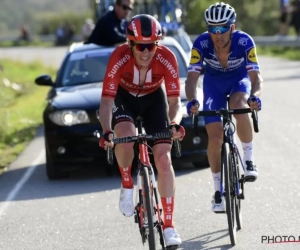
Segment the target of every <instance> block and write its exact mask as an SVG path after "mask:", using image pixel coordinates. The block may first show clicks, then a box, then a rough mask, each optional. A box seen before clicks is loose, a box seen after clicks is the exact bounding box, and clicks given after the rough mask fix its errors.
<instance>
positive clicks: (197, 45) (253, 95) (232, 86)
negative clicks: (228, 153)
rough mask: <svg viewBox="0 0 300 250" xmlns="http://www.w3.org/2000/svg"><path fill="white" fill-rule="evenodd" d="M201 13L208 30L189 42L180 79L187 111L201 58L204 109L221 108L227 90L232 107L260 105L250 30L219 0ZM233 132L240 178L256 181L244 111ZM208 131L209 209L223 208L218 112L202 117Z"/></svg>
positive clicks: (193, 103) (191, 108)
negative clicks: (242, 28) (240, 160)
mask: <svg viewBox="0 0 300 250" xmlns="http://www.w3.org/2000/svg"><path fill="white" fill-rule="evenodd" d="M204 19H205V22H206V24H207V29H208V32H204V33H203V34H201V35H199V36H198V37H197V39H196V40H195V42H194V44H193V49H192V55H191V60H190V66H189V69H188V76H187V79H186V82H185V84H186V85H185V91H186V96H187V98H188V100H189V103H188V105H187V112H188V114H190V115H191V114H192V113H193V114H196V113H197V112H198V109H199V107H200V104H199V101H198V100H197V99H196V96H197V94H196V86H197V81H198V78H199V76H200V72H201V68H202V65H203V61H205V62H206V71H205V74H204V78H203V94H204V99H203V110H218V109H221V108H226V97H227V95H229V96H230V101H229V107H230V108H231V109H236V108H245V107H247V106H248V105H249V106H250V108H251V109H252V110H261V100H260V99H259V97H258V96H260V94H261V91H262V78H261V76H260V69H259V64H258V60H257V55H256V48H255V44H254V41H253V39H252V38H251V36H249V35H248V34H246V33H245V32H242V31H239V30H235V20H236V12H235V10H234V8H233V7H231V6H230V5H229V4H225V3H223V2H221V3H216V4H213V5H211V6H210V7H209V8H208V9H206V10H205V13H204ZM235 120H236V126H237V134H238V137H239V139H240V141H241V144H242V147H243V151H244V159H243V160H244V163H245V169H244V172H245V173H244V174H245V178H246V179H247V180H248V181H255V180H256V179H257V176H258V172H257V167H256V165H255V164H254V162H253V144H252V140H253V133H252V125H251V120H250V117H249V115H248V114H242V115H235ZM205 124H206V130H207V133H208V148H207V155H208V160H209V164H210V168H211V171H212V175H213V179H214V189H215V193H214V195H213V200H212V211H214V212H222V211H225V201H224V197H223V196H221V194H220V179H221V172H220V171H221V170H220V167H221V146H222V139H223V127H222V122H221V118H220V117H219V116H210V117H209V116H208V117H205Z"/></svg>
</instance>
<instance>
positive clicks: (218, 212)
mask: <svg viewBox="0 0 300 250" xmlns="http://www.w3.org/2000/svg"><path fill="white" fill-rule="evenodd" d="M214 213H215V214H226V211H216V212H215V211H214Z"/></svg>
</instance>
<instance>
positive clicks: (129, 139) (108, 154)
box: [94, 131, 181, 165]
mask: <svg viewBox="0 0 300 250" xmlns="http://www.w3.org/2000/svg"><path fill="white" fill-rule="evenodd" d="M94 135H96V136H97V137H98V138H99V132H98V131H95V132H94ZM172 137H173V134H172V132H171V131H170V132H160V133H154V134H152V135H146V134H140V135H136V136H125V137H119V138H114V139H113V140H112V141H111V142H113V143H114V144H115V145H116V144H120V143H129V142H137V141H153V140H159V139H161V140H165V139H171V138H172ZM174 148H175V156H176V157H180V156H181V147H180V142H179V140H178V139H175V140H174ZM106 158H107V162H108V164H109V165H113V163H114V161H113V150H112V148H111V147H107V150H106Z"/></svg>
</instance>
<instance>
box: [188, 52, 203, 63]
mask: <svg viewBox="0 0 300 250" xmlns="http://www.w3.org/2000/svg"><path fill="white" fill-rule="evenodd" d="M200 60H201V56H200V54H199V52H198V51H197V50H196V49H192V55H191V61H190V64H194V63H198V62H200Z"/></svg>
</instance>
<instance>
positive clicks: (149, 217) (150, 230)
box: [143, 167, 156, 250]
mask: <svg viewBox="0 0 300 250" xmlns="http://www.w3.org/2000/svg"><path fill="white" fill-rule="evenodd" d="M149 184H150V181H149V172H148V168H147V167H144V171H143V188H144V194H143V206H144V225H145V227H146V228H145V234H146V237H147V240H148V245H149V250H156V242H155V232H154V223H153V212H154V211H153V204H152V197H151V193H150V192H151V190H150V186H149Z"/></svg>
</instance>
